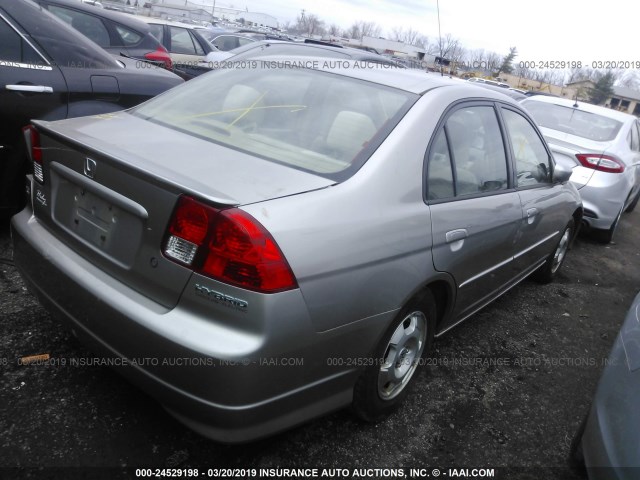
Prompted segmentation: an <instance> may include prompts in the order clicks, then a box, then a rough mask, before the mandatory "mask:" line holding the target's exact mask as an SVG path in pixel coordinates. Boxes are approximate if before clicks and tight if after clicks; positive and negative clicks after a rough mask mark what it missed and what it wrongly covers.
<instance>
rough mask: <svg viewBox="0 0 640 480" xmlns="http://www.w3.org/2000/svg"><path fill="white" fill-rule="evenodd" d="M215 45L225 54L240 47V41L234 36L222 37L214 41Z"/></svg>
mask: <svg viewBox="0 0 640 480" xmlns="http://www.w3.org/2000/svg"><path fill="white" fill-rule="evenodd" d="M213 44H214V45H215V46H216V47H218V49H219V50H222V51H223V52H228V51H229V50H233V49H234V48H237V47H238V40H237V38H236V37H234V36H232V35H220V36H219V37H218V38H216V39H215V40H214V41H213Z"/></svg>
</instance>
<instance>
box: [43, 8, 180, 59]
mask: <svg viewBox="0 0 640 480" xmlns="http://www.w3.org/2000/svg"><path fill="white" fill-rule="evenodd" d="M36 1H37V2H38V3H39V4H40V5H41V6H43V7H44V8H46V9H48V10H49V11H50V12H51V13H53V14H54V15H55V16H56V17H58V18H59V19H61V20H62V21H64V22H65V23H67V24H68V25H70V26H71V27H73V28H75V29H76V30H78V31H79V32H80V33H82V34H83V35H84V36H85V37H87V38H88V39H89V40H92V41H94V42H95V43H97V44H98V45H100V46H101V47H102V48H104V49H105V50H106V51H107V52H109V53H113V54H116V55H120V54H122V55H127V56H129V57H132V58H138V59H140V60H146V61H150V62H152V63H154V64H156V65H159V66H162V67H164V68H166V69H167V70H172V68H173V65H172V61H171V56H170V55H169V52H168V51H167V49H166V48H165V47H164V46H163V45H162V44H161V43H160V41H159V40H158V39H157V38H156V37H154V36H153V35H152V33H151V29H150V27H149V25H147V24H146V23H145V22H142V21H140V20H138V19H136V18H133V17H132V16H131V15H125V14H124V13H118V12H113V11H109V10H104V9H102V8H96V7H93V6H91V5H87V4H84V3H82V2H79V1H78V0H36Z"/></svg>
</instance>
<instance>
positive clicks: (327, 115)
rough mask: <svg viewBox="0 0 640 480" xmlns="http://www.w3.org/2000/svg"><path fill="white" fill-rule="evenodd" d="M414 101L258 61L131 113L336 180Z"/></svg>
mask: <svg viewBox="0 0 640 480" xmlns="http://www.w3.org/2000/svg"><path fill="white" fill-rule="evenodd" d="M416 98H417V96H415V95H413V94H410V93H407V92H404V91H401V90H396V89H393V88H388V87H385V86H383V85H379V84H376V83H371V82H365V81H361V80H355V79H352V78H349V77H346V76H342V75H333V74H331V73H328V72H320V71H317V70H312V69H306V68H291V69H290V68H270V67H268V66H261V65H260V64H259V65H257V66H256V68H251V69H250V68H246V69H243V68H238V69H220V70H215V71H213V72H211V73H209V74H207V75H202V76H200V77H198V78H196V79H194V80H191V81H189V82H188V83H187V84H185V85H184V88H179V89H176V90H175V91H173V90H172V91H171V92H168V93H167V94H166V95H162V96H160V97H156V98H155V99H152V100H151V101H149V102H146V103H145V104H143V105H141V106H140V107H136V108H135V109H134V110H133V111H132V113H133V114H134V115H137V116H139V117H142V118H144V119H146V120H148V121H151V122H155V123H159V124H161V125H164V126H166V127H168V128H173V129H175V130H179V131H181V132H183V133H185V134H188V135H193V136H195V137H198V138H202V139H204V140H208V141H211V142H213V143H217V144H220V145H224V146H227V147H230V148H233V149H237V150H241V151H243V152H247V153H250V154H252V155H254V156H256V157H260V158H263V159H265V161H266V160H271V161H275V162H278V163H280V164H284V165H287V166H290V167H292V168H298V169H302V170H305V171H310V172H313V173H315V174H319V175H324V176H326V177H328V178H344V176H346V175H350V174H352V173H353V172H354V171H355V170H356V169H357V168H359V166H360V165H362V164H363V163H364V162H365V161H366V160H367V158H368V157H369V155H370V154H371V152H373V151H374V150H375V148H377V146H379V145H380V143H381V142H382V140H383V139H384V138H385V137H386V135H387V134H388V132H389V131H390V129H392V128H393V127H394V126H395V125H396V124H397V123H398V122H399V121H400V119H401V118H402V116H403V115H404V113H405V112H406V111H407V110H408V108H409V106H410V105H411V104H413V102H415V99H416Z"/></svg>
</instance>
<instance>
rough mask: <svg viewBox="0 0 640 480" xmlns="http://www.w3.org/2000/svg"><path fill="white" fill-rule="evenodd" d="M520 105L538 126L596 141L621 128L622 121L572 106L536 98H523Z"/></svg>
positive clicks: (609, 139) (614, 135) (606, 140)
mask: <svg viewBox="0 0 640 480" xmlns="http://www.w3.org/2000/svg"><path fill="white" fill-rule="evenodd" d="M612 104H613V103H612ZM522 105H524V106H525V107H526V109H527V111H528V112H529V114H531V116H532V117H533V119H534V120H535V121H536V124H537V125H538V126H539V127H545V128H550V129H552V130H558V131H559V132H563V133H568V134H570V135H576V136H578V137H582V138H587V139H589V140H595V141H596V142H609V141H611V140H613V139H614V138H616V136H617V135H618V132H619V131H620V128H622V122H619V121H617V120H614V119H613V118H609V117H605V116H603V115H598V114H596V113H590V112H585V111H584V110H579V109H577V108H573V107H564V106H562V105H555V104H553V103H547V102H542V101H538V100H524V101H523V102H522Z"/></svg>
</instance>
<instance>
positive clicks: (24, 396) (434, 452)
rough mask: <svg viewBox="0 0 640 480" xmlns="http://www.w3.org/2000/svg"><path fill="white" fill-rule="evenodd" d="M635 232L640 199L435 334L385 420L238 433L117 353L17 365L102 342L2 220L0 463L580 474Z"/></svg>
mask: <svg viewBox="0 0 640 480" xmlns="http://www.w3.org/2000/svg"><path fill="white" fill-rule="evenodd" d="M638 238H640V211H636V212H634V213H632V214H627V215H625V216H624V217H623V220H622V223H621V225H620V229H619V233H618V238H617V239H616V243H615V244H611V245H609V246H602V245H599V244H597V243H595V242H593V241H591V240H590V239H589V238H588V237H585V236H584V235H583V236H582V237H581V238H580V239H579V240H578V242H577V243H576V245H575V246H574V249H573V250H572V251H571V252H570V256H569V257H568V259H567V263H566V264H565V267H564V270H563V272H562V274H561V276H560V278H559V279H558V280H557V281H556V282H555V283H552V284H550V285H545V286H541V285H538V284H536V283H534V282H532V281H525V282H523V283H522V284H521V285H519V286H518V287H516V288H515V289H513V290H512V291H511V292H509V293H508V294H506V295H505V296H503V297H502V298H501V299H499V300H498V301H497V302H496V303H494V304H493V305H491V306H490V307H488V308H486V309H485V310H483V311H482V312H480V313H479V314H477V315H475V316H474V317H472V318H471V319H470V320H468V321H467V322H465V323H464V324H462V325H461V326H459V327H457V328H455V329H454V330H452V331H451V332H449V333H448V334H447V335H446V336H444V337H443V338H440V339H438V340H437V342H436V348H437V352H436V361H435V362H434V365H431V366H429V367H426V368H425V369H424V370H423V371H421V373H420V377H419V379H418V381H417V385H416V387H415V388H414V389H413V392H412V394H411V395H410V396H409V398H408V399H407V402H406V403H405V404H404V406H403V407H402V408H401V410H400V411H399V412H397V413H396V414H395V415H393V416H392V417H391V418H389V419H388V420H386V421H384V422H383V423H380V424H378V425H367V424H362V423H359V422H357V421H355V420H354V419H353V418H352V417H351V416H350V414H349V412H348V411H340V412H336V413H334V414H332V415H330V416H327V417H324V418H320V419H318V420H315V421H313V422H311V423H308V424H306V425H303V426H301V427H299V428H296V429H294V430H292V431H289V432H286V433H283V434H281V435H279V436H277V437H275V438H271V439H268V440H264V441H261V442H257V443H254V444H250V445H244V446H240V447H237V446H236V447H229V446H221V445H219V444H216V443H213V442H210V441H208V440H206V439H204V438H201V437H200V436H198V435H197V434H194V433H192V432H191V431H189V430H187V429H186V428H184V427H182V426H181V425H180V424H178V423H177V422H176V421H175V420H173V419H172V418H171V417H170V416H169V415H168V414H166V413H165V412H164V410H163V409H162V408H161V407H160V406H159V405H158V404H156V403H155V402H154V401H153V400H152V399H150V398H149V397H147V396H146V395H145V394H143V393H141V392H140V391H139V390H138V389H137V388H135V387H134V386H132V385H130V384H129V383H127V382H126V381H125V380H123V379H122V378H121V377H120V376H119V375H118V374H116V373H114V372H113V371H112V370H110V369H109V368H106V367H69V366H66V367H62V366H51V365H49V366H45V365H30V366H24V365H19V363H18V361H17V359H18V358H20V357H23V356H25V355H33V354H42V353H49V354H50V355H51V356H52V357H53V358H67V359H70V358H74V357H77V358H80V357H87V356H91V354H90V353H89V352H87V351H86V350H85V349H84V348H83V346H82V345H80V344H79V343H78V341H77V340H76V339H75V338H74V337H73V336H72V335H71V334H70V333H68V332H67V331H66V330H64V329H63V328H62V327H60V326H59V324H58V323H57V322H55V321H54V320H53V319H52V318H51V317H50V316H49V315H48V314H47V313H46V312H45V311H44V310H43V309H42V308H41V307H40V306H39V305H38V303H37V302H36V301H35V299H34V298H33V297H32V296H31V295H29V293H27V291H26V290H25V288H24V287H23V284H22V283H21V281H20V278H19V276H18V273H17V272H16V270H15V268H14V267H13V266H12V265H11V263H10V262H7V261H6V259H8V258H11V247H10V241H9V233H8V228H7V226H6V224H5V225H4V226H2V227H0V258H1V259H2V260H0V329H1V338H2V355H0V369H2V376H1V378H0V384H1V385H0V386H1V388H0V405H3V408H2V409H0V466H4V467H9V466H23V467H45V470H40V471H33V470H32V471H30V472H18V471H16V470H0V477H1V478H19V477H20V476H21V475H27V474H29V473H31V474H32V475H33V478H45V477H46V476H47V475H49V476H51V477H55V476H56V472H58V471H56V470H49V469H50V467H60V466H86V467H89V466H109V467H122V466H129V467H150V468H159V467H181V468H188V467H194V466H200V467H208V468H215V467H222V466H227V467H238V468H254V467H255V468H271V467H273V468H276V467H298V468H309V467H320V468H323V467H324V468H356V467H357V468H368V467H371V468H374V467H384V468H393V467H413V468H417V467H430V468H433V467H438V468H440V469H448V468H461V467H481V468H498V467H514V468H515V469H514V470H512V472H511V473H510V474H509V475H508V478H547V479H550V478H582V477H581V476H580V475H579V474H577V473H574V472H572V471H570V470H569V468H568V467H567V461H566V458H567V454H568V451H569V443H570V441H571V438H572V436H573V434H574V431H575V430H576V429H577V427H578V425H579V423H580V421H581V419H582V417H583V416H584V415H585V413H586V412H587V409H588V407H589V404H590V399H591V397H592V395H593V392H594V389H595V387H596V383H597V380H598V377H599V374H600V372H601V369H602V362H603V360H604V359H605V358H606V356H607V354H608V352H609V349H610V347H611V345H612V343H613V341H614V339H615V336H616V334H617V331H618V329H619V327H620V325H621V323H622V321H623V319H624V315H625V313H626V311H627V309H628V308H629V305H630V303H631V301H632V299H633V297H634V295H635V294H636V293H637V292H638V291H639V290H640V272H639V269H638V268H637V266H638V262H639V255H640V250H639V249H638V244H637V241H638V240H637V239H638ZM3 472H4V473H5V474H6V475H7V476H5V475H3ZM34 472H35V473H34ZM58 473H60V472H58ZM60 475H61V477H62V478H69V475H68V472H67V473H66V474H64V475H63V474H62V473H61V474H60ZM87 478H92V475H89V476H88V477H87ZM505 478H506V477H505Z"/></svg>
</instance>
